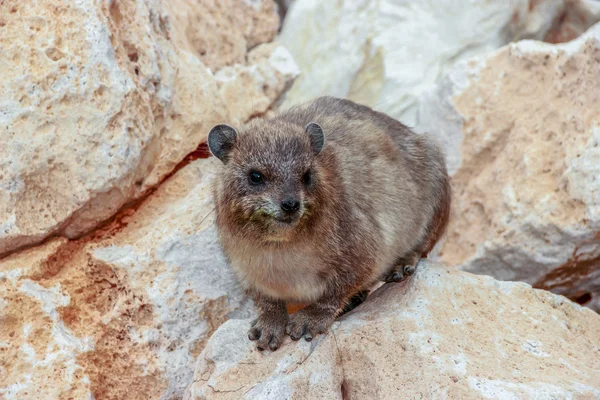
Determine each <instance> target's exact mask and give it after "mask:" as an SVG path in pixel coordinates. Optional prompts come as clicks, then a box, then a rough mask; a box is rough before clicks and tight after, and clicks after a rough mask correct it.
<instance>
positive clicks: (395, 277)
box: [383, 259, 421, 283]
mask: <svg viewBox="0 0 600 400" xmlns="http://www.w3.org/2000/svg"><path fill="white" fill-rule="evenodd" d="M420 262H421V260H420V259H418V260H416V261H415V262H414V263H411V264H408V265H404V264H396V265H394V266H393V267H392V269H391V270H390V271H389V272H388V274H387V275H386V276H385V277H384V278H383V281H384V282H386V283H391V282H402V281H403V280H405V279H406V278H408V277H409V276H411V275H413V274H414V273H415V271H416V270H417V267H418V266H419V263H420Z"/></svg>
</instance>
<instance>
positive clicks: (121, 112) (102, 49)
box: [0, 0, 298, 256]
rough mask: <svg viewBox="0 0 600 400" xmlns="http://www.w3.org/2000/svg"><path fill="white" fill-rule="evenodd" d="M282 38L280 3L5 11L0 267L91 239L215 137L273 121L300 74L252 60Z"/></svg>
mask: <svg viewBox="0 0 600 400" xmlns="http://www.w3.org/2000/svg"><path fill="white" fill-rule="evenodd" d="M173 10H177V13H175V12H174V11H173ZM179 13H184V14H183V15H184V16H185V17H184V16H182V15H180V14H179ZM277 28H278V16H277V13H276V7H275V5H274V3H273V2H272V0H256V1H252V2H248V1H245V0H229V1H219V2H214V1H209V0H202V1H190V0H174V1H168V2H167V1H151V0H119V1H93V0H82V1H77V2H66V3H65V2H57V1H53V0H43V1H37V2H22V1H17V0H6V1H3V2H2V4H1V6H0V54H2V56H1V57H0V70H2V74H0V154H1V155H2V157H0V256H1V255H2V254H6V253H7V252H9V251H11V250H13V249H15V248H18V247H21V246H25V245H30V244H34V243H37V242H40V241H41V240H42V239H44V238H46V237H48V236H50V235H54V234H58V235H64V236H66V237H70V238H73V237H77V236H79V235H81V234H83V233H85V232H87V231H89V230H90V229H91V228H93V227H95V226H96V225H97V224H98V223H99V222H100V221H102V220H104V219H106V218H108V217H110V216H111V215H113V214H114V213H115V212H116V211H117V210H118V209H120V208H121V206H123V205H124V204H125V203H126V202H128V201H130V200H132V199H135V198H138V197H140V196H141V195H143V194H144V193H146V192H147V190H148V189H149V188H151V187H153V186H155V185H156V184H157V183H159V182H160V181H161V180H162V179H163V178H164V177H165V175H167V174H168V173H169V172H171V171H172V169H173V168H174V166H175V165H177V163H178V162H179V161H181V159H182V158H183V157H184V156H185V155H186V154H188V153H189V152H190V151H192V150H193V149H194V148H195V147H196V146H197V145H198V143H200V142H201V141H203V140H204V139H205V137H206V133H207V132H208V130H209V128H210V126H211V125H213V124H215V123H219V122H224V121H245V120H247V119H248V118H249V117H250V116H252V115H255V114H259V113H261V112H264V111H265V110H266V109H267V108H268V107H269V106H270V104H271V103H272V102H273V101H274V100H276V99H277V98H278V97H279V95H280V94H281V93H282V91H283V90H284V89H286V88H287V86H288V84H289V82H290V81H291V80H293V78H294V77H295V75H296V74H297V73H298V71H297V69H296V68H295V64H294V63H293V61H292V59H291V58H290V55H289V53H287V52H286V51H285V49H283V48H282V47H278V46H276V45H273V44H265V45H261V46H258V47H255V46H257V45H259V44H261V43H263V42H267V41H269V40H271V39H272V38H273V37H274V35H275V34H276V31H277ZM250 49H252V50H250ZM225 69H229V70H227V71H225ZM215 74H217V75H218V76H216V75H215ZM225 78H227V79H225ZM240 93H251V94H252V96H253V97H254V98H256V101H255V106H254V107H250V108H248V107H246V108H242V107H239V103H240V99H239V98H238V96H239V94H240Z"/></svg>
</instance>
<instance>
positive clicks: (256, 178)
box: [248, 171, 264, 185]
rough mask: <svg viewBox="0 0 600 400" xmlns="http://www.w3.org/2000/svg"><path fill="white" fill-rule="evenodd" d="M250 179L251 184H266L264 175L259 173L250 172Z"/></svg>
mask: <svg viewBox="0 0 600 400" xmlns="http://www.w3.org/2000/svg"><path fill="white" fill-rule="evenodd" d="M248 177H249V178H250V182H252V183H253V184H255V185H260V184H261V183H263V182H264V179H263V175H262V174H261V173H260V172H257V171H250V173H249V174H248Z"/></svg>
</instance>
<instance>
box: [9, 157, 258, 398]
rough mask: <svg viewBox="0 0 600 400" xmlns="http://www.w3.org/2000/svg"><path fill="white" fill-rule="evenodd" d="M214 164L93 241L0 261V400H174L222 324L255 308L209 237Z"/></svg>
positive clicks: (190, 169) (195, 166)
mask: <svg viewBox="0 0 600 400" xmlns="http://www.w3.org/2000/svg"><path fill="white" fill-rule="evenodd" d="M216 162H218V161H217V160H215V159H211V160H198V161H195V162H192V163H191V164H189V165H187V166H186V167H184V168H183V169H181V170H180V171H179V172H177V173H176V174H175V175H174V176H173V177H171V178H170V179H169V180H168V181H167V182H165V183H163V184H162V185H161V187H160V188H159V189H158V190H157V191H156V192H154V193H153V194H152V196H151V197H150V198H148V199H147V200H146V201H145V202H144V203H143V204H142V205H141V206H139V208H137V210H135V212H133V211H134V210H130V211H129V212H127V213H126V214H124V215H121V216H119V217H118V218H117V219H116V221H115V222H113V223H112V224H110V225H109V226H107V227H106V228H103V229H101V230H100V231H98V232H96V233H95V234H94V235H92V236H88V237H85V238H83V239H80V240H77V241H71V242H67V241H66V240H64V239H60V240H52V241H50V242H48V243H47V244H45V245H42V246H38V247H36V248H33V249H30V250H26V251H23V252H20V253H18V254H15V255H12V256H10V257H8V258H5V259H4V260H1V261H0V325H2V329H0V397H1V398H3V399H7V400H9V399H11V400H12V399H19V400H21V399H58V398H69V397H71V398H73V399H90V398H96V399H101V398H119V399H121V398H127V399H137V398H139V399H148V398H154V399H172V398H178V397H179V398H180V397H181V396H182V394H183V391H184V390H185V388H186V387H187V386H188V385H189V384H190V382H191V379H192V374H193V366H194V364H195V360H196V357H197V356H198V354H199V353H200V351H201V350H202V349H203V348H204V345H205V343H206V341H207V339H208V337H209V335H210V334H211V333H212V332H213V331H214V330H215V329H216V328H217V327H218V326H219V325H220V324H221V323H223V322H224V321H225V320H226V319H227V318H229V317H230V316H234V317H244V318H245V317H248V316H251V315H252V313H253V306H252V304H251V302H249V301H248V300H247V299H246V298H245V296H244V295H243V293H242V292H241V290H240V289H239V288H238V286H237V285H236V283H235V280H234V278H233V276H232V275H231V274H230V270H229V268H228V266H227V264H226V262H225V258H224V256H223V254H222V253H221V251H220V248H219V246H218V242H217V236H216V231H215V228H214V213H213V211H214V208H213V205H212V200H211V197H212V196H211V192H210V183H211V182H212V179H213V177H214V170H215V167H216V165H215V163H216Z"/></svg>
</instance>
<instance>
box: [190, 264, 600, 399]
mask: <svg viewBox="0 0 600 400" xmlns="http://www.w3.org/2000/svg"><path fill="white" fill-rule="evenodd" d="M248 326H249V321H236V320H230V321H228V322H226V323H225V324H224V325H223V326H221V327H220V328H219V329H218V330H217V331H216V332H215V333H214V335H213V336H212V337H211V338H210V340H209V341H208V344H207V346H206V348H205V350H204V351H203V353H202V354H201V355H200V357H199V359H198V365H197V367H196V372H195V377H194V383H193V384H192V385H191V386H190V387H189V388H188V390H187V391H186V395H185V396H184V399H186V400H193V399H241V398H246V399H252V398H267V399H269V398H273V399H275V398H277V399H280V398H285V399H323V398H326V399H398V398H407V399H418V398H423V399H431V398H447V399H482V398H494V399H524V398H526V399H550V398H561V399H576V398H586V399H587V398H590V399H592V398H598V397H600V357H599V355H600V316H598V315H597V314H596V313H594V312H592V311H591V310H589V309H586V308H584V307H581V306H579V305H577V304H574V303H571V302H570V301H568V300H567V299H565V298H564V297H562V296H557V295H554V294H551V293H549V292H546V291H542V290H535V289H532V288H531V287H530V286H529V285H527V284H524V283H508V282H499V281H495V280H493V279H492V278H490V277H483V276H475V275H471V274H468V273H465V272H459V271H456V270H448V269H446V268H444V267H442V266H439V265H435V264H431V263H424V264H423V265H422V266H421V267H420V268H419V270H418V272H417V274H416V275H415V278H414V279H411V280H409V281H408V282H406V283H404V284H388V285H385V286H383V287H382V288H380V289H379V290H378V291H376V292H375V293H374V294H373V295H372V296H371V297H370V298H369V299H368V300H367V302H366V303H364V304H363V305H361V306H359V307H358V308H357V309H356V310H354V311H353V312H352V313H350V314H348V315H346V316H344V317H342V318H341V319H340V320H339V321H338V322H336V323H335V324H334V327H333V328H332V329H331V331H330V333H329V334H328V335H326V336H319V337H317V338H315V339H314V340H313V341H312V342H311V343H307V342H305V341H300V342H292V341H291V340H289V339H288V340H287V342H286V344H284V346H283V347H281V348H280V349H279V350H277V351H276V352H273V353H271V352H267V353H265V354H260V353H259V352H258V351H256V350H255V349H254V346H253V344H252V343H251V342H250V341H249V340H248V339H247V337H246V331H247V329H248Z"/></svg>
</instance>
